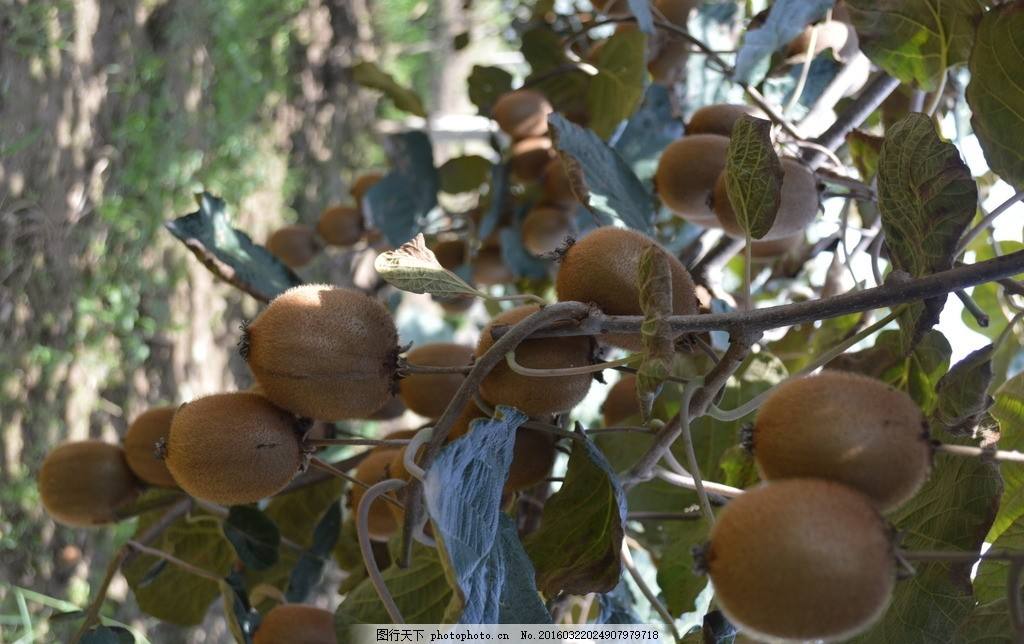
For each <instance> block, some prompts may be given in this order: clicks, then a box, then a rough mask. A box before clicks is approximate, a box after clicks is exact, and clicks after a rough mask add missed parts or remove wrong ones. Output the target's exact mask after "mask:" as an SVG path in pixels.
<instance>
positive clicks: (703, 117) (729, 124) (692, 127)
mask: <svg viewBox="0 0 1024 644" xmlns="http://www.w3.org/2000/svg"><path fill="white" fill-rule="evenodd" d="M744 114H748V115H750V116H756V117H757V118H765V115H764V112H762V111H761V110H759V109H758V108H756V107H754V106H753V105H740V104H733V103H716V104H714V105H706V106H704V107H702V108H700V109H699V110H697V111H696V112H694V113H693V115H692V116H691V117H690V122H689V123H687V124H686V134H687V135H693V134H719V135H721V136H732V128H733V126H734V125H736V121H738V120H739V119H740V117H741V116H743V115H744Z"/></svg>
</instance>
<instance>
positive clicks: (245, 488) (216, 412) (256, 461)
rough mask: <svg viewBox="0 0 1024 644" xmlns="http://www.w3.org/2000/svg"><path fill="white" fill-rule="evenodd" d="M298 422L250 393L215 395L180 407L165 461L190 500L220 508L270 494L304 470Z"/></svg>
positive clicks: (168, 441)
mask: <svg viewBox="0 0 1024 644" xmlns="http://www.w3.org/2000/svg"><path fill="white" fill-rule="evenodd" d="M301 429H302V424H301V423H300V422H299V421H298V420H297V419H296V418H295V417H294V416H292V415H291V414H289V413H288V412H286V411H284V410H283V409H279V408H277V407H275V406H274V405H273V404H271V402H270V401H269V400H267V399H266V398H264V397H263V396H260V395H258V394H254V393H251V392H233V393H223V394H213V395H211V396H204V397H202V398H197V399H196V400H193V401H192V402H190V403H187V404H184V405H182V406H181V407H179V408H178V411H177V413H175V414H174V420H172V421H171V433H170V437H169V438H168V440H167V448H166V452H167V456H166V460H165V462H166V463H167V469H168V470H170V472H171V475H172V476H173V477H174V480H175V481H176V482H177V483H178V485H179V486H181V489H183V490H185V491H186V492H188V493H189V494H190V495H191V496H194V497H196V498H198V499H203V500H205V501H210V502H212V503H220V504H222V505H239V504H243V503H254V502H256V501H259V500H260V499H262V498H265V497H268V496H272V495H274V494H276V493H277V492H279V491H280V490H281V488H283V487H284V486H286V485H288V483H289V482H290V481H291V480H292V478H293V477H294V476H295V474H296V472H298V471H299V468H300V467H302V459H303V455H302V449H301V447H300V445H299V439H300V433H301Z"/></svg>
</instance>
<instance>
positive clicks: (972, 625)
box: [953, 596, 1019, 644]
mask: <svg viewBox="0 0 1024 644" xmlns="http://www.w3.org/2000/svg"><path fill="white" fill-rule="evenodd" d="M953 641H956V642H970V644H1012V643H1014V642H1017V641H1019V640H1018V637H1017V632H1016V629H1015V628H1014V626H1013V620H1012V619H1011V618H1010V606H1009V603H1008V602H1007V601H1006V597H1005V596H1004V597H1001V598H1000V599H998V600H996V601H994V602H989V603H987V604H979V605H977V606H975V607H974V610H972V611H971V614H970V615H968V617H967V619H966V620H965V621H964V622H963V623H961V624H960V628H959V629H957V631H956V637H955V638H954V640H953Z"/></svg>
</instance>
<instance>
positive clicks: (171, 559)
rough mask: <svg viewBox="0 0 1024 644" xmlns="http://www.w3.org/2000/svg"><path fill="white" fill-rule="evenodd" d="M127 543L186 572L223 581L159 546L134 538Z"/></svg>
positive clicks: (214, 580) (213, 580) (216, 581)
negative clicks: (152, 545) (142, 542)
mask: <svg viewBox="0 0 1024 644" xmlns="http://www.w3.org/2000/svg"><path fill="white" fill-rule="evenodd" d="M125 545H126V546H129V547H131V548H132V549H133V550H138V551H139V552H141V553H143V554H147V555H152V556H154V557H157V558H159V559H163V560H164V561H166V562H168V563H172V564H174V565H175V566H177V567H179V568H181V569H182V570H184V571H185V572H188V573H191V574H193V575H195V576H197V577H202V578H203V579H208V580H210V581H212V582H215V583H218V584H219V583H220V582H221V578H220V577H218V576H217V575H215V574H213V573H212V572H209V571H206V570H203V569H202V568H200V567H199V566H196V565H193V564H190V563H189V562H187V561H184V560H182V559H178V558H177V557H175V556H174V555H172V554H171V553H169V552H164V551H163V550H160V549H159V548H150V547H149V546H147V545H144V544H141V543H139V542H138V541H133V540H129V541H128V542H127V543H126V544H125Z"/></svg>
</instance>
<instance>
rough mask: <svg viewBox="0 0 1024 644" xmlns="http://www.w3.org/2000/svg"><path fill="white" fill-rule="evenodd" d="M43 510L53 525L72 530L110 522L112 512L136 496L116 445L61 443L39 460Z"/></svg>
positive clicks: (135, 484) (135, 482)
mask: <svg viewBox="0 0 1024 644" xmlns="http://www.w3.org/2000/svg"><path fill="white" fill-rule="evenodd" d="M37 482H38V485H39V497H40V499H41V500H42V502H43V508H45V509H46V512H47V513H48V514H49V515H50V516H51V517H53V520H54V521H56V522H57V523H60V524H63V525H66V526H71V527H75V528H88V527H90V526H96V525H103V524H106V523H113V522H114V521H116V520H117V517H116V516H115V511H116V510H117V509H118V508H119V507H120V506H122V505H124V504H126V503H130V502H131V501H133V500H134V499H135V497H136V496H137V495H138V493H139V489H140V488H139V481H138V480H137V479H136V478H135V475H134V474H132V471H131V469H129V467H128V462H127V461H126V460H125V457H124V451H123V450H122V449H121V447H120V446H118V445H111V444H110V443H104V442H103V441H98V440H88V441H76V442H69V443H62V444H60V445H58V446H57V447H55V448H53V449H52V450H50V452H49V453H48V454H47V455H46V458H45V459H43V464H42V466H41V467H40V468H39V475H38V481H37Z"/></svg>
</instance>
